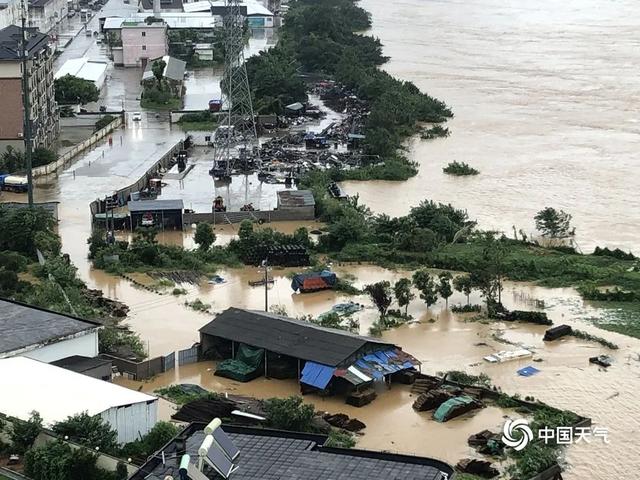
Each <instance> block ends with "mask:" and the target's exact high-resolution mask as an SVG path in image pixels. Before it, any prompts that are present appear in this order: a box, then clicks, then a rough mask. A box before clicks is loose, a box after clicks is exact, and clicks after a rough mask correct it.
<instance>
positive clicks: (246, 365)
mask: <svg viewBox="0 0 640 480" xmlns="http://www.w3.org/2000/svg"><path fill="white" fill-rule="evenodd" d="M263 360H264V349H262V348H253V347H250V346H248V345H244V344H242V343H241V344H240V346H239V347H238V350H237V352H236V358H230V359H228V360H224V361H223V362H220V364H219V365H218V368H217V369H216V373H215V374H216V375H218V376H219V377H226V378H231V379H233V380H238V381H239V382H248V381H250V380H253V379H254V378H258V377H259V376H260V375H262V362H263Z"/></svg>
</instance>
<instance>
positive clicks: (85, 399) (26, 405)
mask: <svg viewBox="0 0 640 480" xmlns="http://www.w3.org/2000/svg"><path fill="white" fill-rule="evenodd" d="M0 378H2V383H3V385H10V388H5V389H3V392H2V395H0V412H2V413H3V414H5V415H8V416H11V417H16V418H20V419H23V420H27V419H28V418H29V416H30V414H31V412H32V411H34V410H35V411H37V412H38V413H40V415H41V416H42V420H43V423H44V425H45V426H51V425H52V424H54V423H56V422H60V421H62V420H65V419H66V418H67V417H69V416H73V415H76V414H78V413H82V412H85V411H86V412H87V413H88V414H89V415H98V414H100V413H102V412H104V411H106V410H109V409H110V408H113V407H122V406H125V405H131V404H134V403H140V402H153V401H156V400H157V399H156V397H152V396H151V395H147V394H146V393H141V392H137V391H135V390H130V389H128V388H124V387H121V386H119V385H114V384H113V383H109V382H105V381H102V380H97V379H95V378H92V377H88V376H86V375H81V374H79V373H75V372H72V371H70V370H65V369H64V368H60V367H56V366H55V365H50V364H48V363H43V362H39V361H37V360H32V359H30V358H27V357H13V358H5V359H2V360H0Z"/></svg>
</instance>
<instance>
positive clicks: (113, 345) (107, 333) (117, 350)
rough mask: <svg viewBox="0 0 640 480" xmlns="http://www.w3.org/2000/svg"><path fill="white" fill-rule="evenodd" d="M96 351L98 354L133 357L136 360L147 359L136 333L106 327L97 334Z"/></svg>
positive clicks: (109, 326) (110, 326)
mask: <svg viewBox="0 0 640 480" xmlns="http://www.w3.org/2000/svg"><path fill="white" fill-rule="evenodd" d="M98 349H99V351H100V353H108V354H118V355H123V354H125V355H129V354H131V355H133V356H135V357H136V358H137V359H138V360H144V359H145V358H146V357H147V354H146V351H145V348H144V345H143V344H142V340H141V339H140V336H139V335H138V334H137V333H134V332H130V331H128V330H120V329H118V328H116V327H114V326H112V325H106V326H105V327H104V328H102V329H101V330H100V331H99V332H98Z"/></svg>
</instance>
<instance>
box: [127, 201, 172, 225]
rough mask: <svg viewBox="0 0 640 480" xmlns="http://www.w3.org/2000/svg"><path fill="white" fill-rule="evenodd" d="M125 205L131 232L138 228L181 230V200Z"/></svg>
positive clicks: (140, 202) (139, 202) (134, 202)
mask: <svg viewBox="0 0 640 480" xmlns="http://www.w3.org/2000/svg"><path fill="white" fill-rule="evenodd" d="M127 205H128V207H129V215H130V219H129V225H130V227H131V230H135V229H136V228H138V227H158V228H160V229H162V230H182V214H183V210H184V204H183V202H182V200H137V201H132V202H129V203H128V204H127Z"/></svg>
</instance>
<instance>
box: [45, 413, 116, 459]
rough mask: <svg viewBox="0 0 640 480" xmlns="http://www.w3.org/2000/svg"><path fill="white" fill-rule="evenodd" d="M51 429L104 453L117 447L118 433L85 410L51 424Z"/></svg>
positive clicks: (111, 451)
mask: <svg viewBox="0 0 640 480" xmlns="http://www.w3.org/2000/svg"><path fill="white" fill-rule="evenodd" d="M52 430H53V431H54V432H55V433H57V434H58V435H59V436H61V437H63V438H64V437H69V440H72V441H74V442H76V443H79V444H81V445H84V446H86V447H89V448H91V449H94V448H96V447H98V448H99V449H100V451H102V452H105V453H114V452H115V451H116V450H117V448H118V441H117V440H118V434H117V433H116V432H115V430H113V429H112V428H111V425H109V424H108V423H106V422H103V420H102V418H100V417H99V416H97V415H96V416H91V415H89V414H88V413H87V412H82V413H79V414H77V415H73V416H71V417H68V418H67V419H66V420H63V421H62V422H58V423H56V424H55V425H53V428H52Z"/></svg>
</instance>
